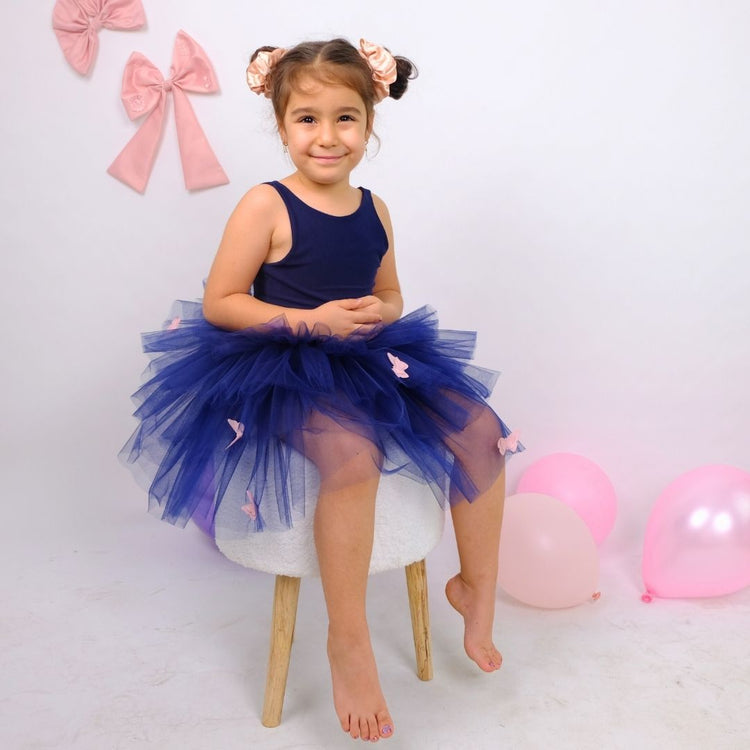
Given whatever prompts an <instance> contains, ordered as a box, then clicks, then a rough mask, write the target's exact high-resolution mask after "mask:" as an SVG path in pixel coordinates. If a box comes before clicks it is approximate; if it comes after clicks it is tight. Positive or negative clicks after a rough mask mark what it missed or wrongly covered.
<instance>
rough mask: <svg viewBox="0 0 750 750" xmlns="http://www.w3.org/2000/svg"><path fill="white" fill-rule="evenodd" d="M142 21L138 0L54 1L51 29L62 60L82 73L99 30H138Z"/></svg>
mask: <svg viewBox="0 0 750 750" xmlns="http://www.w3.org/2000/svg"><path fill="white" fill-rule="evenodd" d="M145 23H146V14H145V13H144V12H143V5H141V0H57V2H56V3H55V9H54V10H53V11H52V28H53V29H54V31H55V34H56V35H57V40H58V41H59V42H60V46H61V47H62V51H63V54H64V55H65V59H66V60H67V61H68V62H69V63H70V64H71V65H72V66H73V67H74V68H75V69H76V70H77V71H78V72H79V73H81V74H82V75H85V74H86V73H88V72H89V70H91V66H92V65H93V64H94V60H95V59H96V51H97V49H98V48H99V34H98V32H99V29H100V28H102V27H104V28H107V29H121V30H125V31H130V30H132V29H139V28H141V26H143V25H144V24H145Z"/></svg>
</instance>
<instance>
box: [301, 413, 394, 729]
mask: <svg viewBox="0 0 750 750" xmlns="http://www.w3.org/2000/svg"><path fill="white" fill-rule="evenodd" d="M324 421H325V422H328V424H327V425H326V431H325V432H324V433H320V434H318V435H316V436H315V437H314V438H306V439H305V450H306V452H307V454H308V456H310V458H312V460H313V461H315V463H316V464H317V465H318V468H319V469H320V471H321V489H320V496H319V498H318V505H317V510H316V512H315V523H314V530H315V545H316V549H317V552H318V562H319V564H320V575H321V579H322V583H323V593H324V595H325V600H326V608H327V611H328V659H329V662H330V665H331V679H332V683H333V702H334V707H335V709H336V714H337V715H338V717H339V721H340V722H341V727H342V729H343V730H344V731H345V732H348V733H349V734H350V735H351V736H352V737H353V738H354V739H357V738H361V739H363V740H370V741H372V742H374V741H377V740H378V739H380V738H381V737H382V738H387V737H391V736H392V735H393V720H392V719H391V716H390V714H389V712H388V708H387V706H386V702H385V698H384V697H383V692H382V690H381V688H380V681H379V679H378V673H377V667H376V664H375V656H374V654H373V650H372V644H371V643H370V633H369V629H368V626H367V619H366V608H365V594H366V590H367V575H368V571H369V567H370V555H371V553H372V540H373V533H374V524H375V494H376V492H377V488H378V480H379V478H380V468H379V465H378V462H377V459H376V458H374V446H373V445H372V443H370V442H369V441H368V440H366V439H365V438H362V437H361V436H358V435H352V434H350V433H346V432H345V431H343V430H342V429H341V428H340V427H339V426H335V427H332V426H331V425H332V422H331V420H327V418H322V417H318V418H316V423H317V424H320V423H321V422H324ZM313 443H314V444H315V445H313Z"/></svg>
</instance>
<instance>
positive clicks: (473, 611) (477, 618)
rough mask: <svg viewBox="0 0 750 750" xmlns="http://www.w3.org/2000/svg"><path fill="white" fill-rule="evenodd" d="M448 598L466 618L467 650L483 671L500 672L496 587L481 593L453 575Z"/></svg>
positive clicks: (488, 588)
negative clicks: (494, 625)
mask: <svg viewBox="0 0 750 750" xmlns="http://www.w3.org/2000/svg"><path fill="white" fill-rule="evenodd" d="M445 595H446V596H447V597H448V601H449V602H450V603H451V606H452V607H453V609H455V610H456V611H457V612H458V613H459V614H460V615H462V616H463V618H464V649H465V650H466V653H467V654H468V656H469V658H470V659H473V660H474V661H475V662H476V663H477V664H478V665H479V668H480V669H483V670H484V671H485V672H494V671H495V670H497V669H500V665H501V664H502V663H503V657H502V655H501V654H500V652H499V651H498V650H497V649H496V648H495V644H494V643H493V642H492V623H493V621H494V619H495V586H494V584H491V585H489V586H485V587H483V588H482V589H481V590H479V589H473V588H471V587H470V586H469V585H468V584H467V583H466V581H464V579H463V578H462V577H461V574H460V573H459V574H458V575H455V576H453V578H451V579H450V581H448V583H447V584H446V585H445Z"/></svg>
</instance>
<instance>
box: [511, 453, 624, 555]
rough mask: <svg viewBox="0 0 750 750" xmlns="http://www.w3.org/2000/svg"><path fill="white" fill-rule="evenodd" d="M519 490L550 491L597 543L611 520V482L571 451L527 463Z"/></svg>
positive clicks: (613, 513)
mask: <svg viewBox="0 0 750 750" xmlns="http://www.w3.org/2000/svg"><path fill="white" fill-rule="evenodd" d="M518 491H519V492H537V493H541V494H543V495H551V496H552V497H556V498H557V499H558V500H562V502H564V503H565V504H566V505H567V506H569V507H571V508H572V509H573V510H574V511H575V512H576V513H577V514H578V515H579V516H580V517H581V518H582V519H583V520H584V521H585V522H586V525H587V526H588V527H589V529H590V530H591V534H592V535H593V537H594V541H595V542H596V543H597V544H601V543H602V541H603V540H604V539H605V538H606V537H607V535H608V534H609V532H610V531H612V527H613V526H614V523H615V517H616V516H617V495H616V494H615V488H614V487H613V486H612V482H610V481H609V477H608V476H607V475H606V474H605V473H604V471H603V470H602V469H601V468H599V466H597V465H596V464H595V463H594V462H593V461H590V460H589V459H588V458H584V457H583V456H578V455H576V454H575V453H552V454H550V455H549V456H545V457H544V458H540V459H539V460H538V461H536V462H535V463H533V464H531V466H529V468H528V469H526V471H525V472H524V473H523V476H522V477H521V481H520V482H519V483H518Z"/></svg>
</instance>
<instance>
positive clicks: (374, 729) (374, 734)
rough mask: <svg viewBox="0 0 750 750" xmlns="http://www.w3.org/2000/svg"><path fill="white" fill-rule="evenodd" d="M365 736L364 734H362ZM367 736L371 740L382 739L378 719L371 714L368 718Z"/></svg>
mask: <svg viewBox="0 0 750 750" xmlns="http://www.w3.org/2000/svg"><path fill="white" fill-rule="evenodd" d="M362 736H363V737H364V735H362ZM367 738H368V739H369V740H370V742H377V741H378V740H379V739H380V731H379V729H378V720H377V719H376V718H375V717H374V716H371V717H370V718H369V719H368V720H367Z"/></svg>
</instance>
